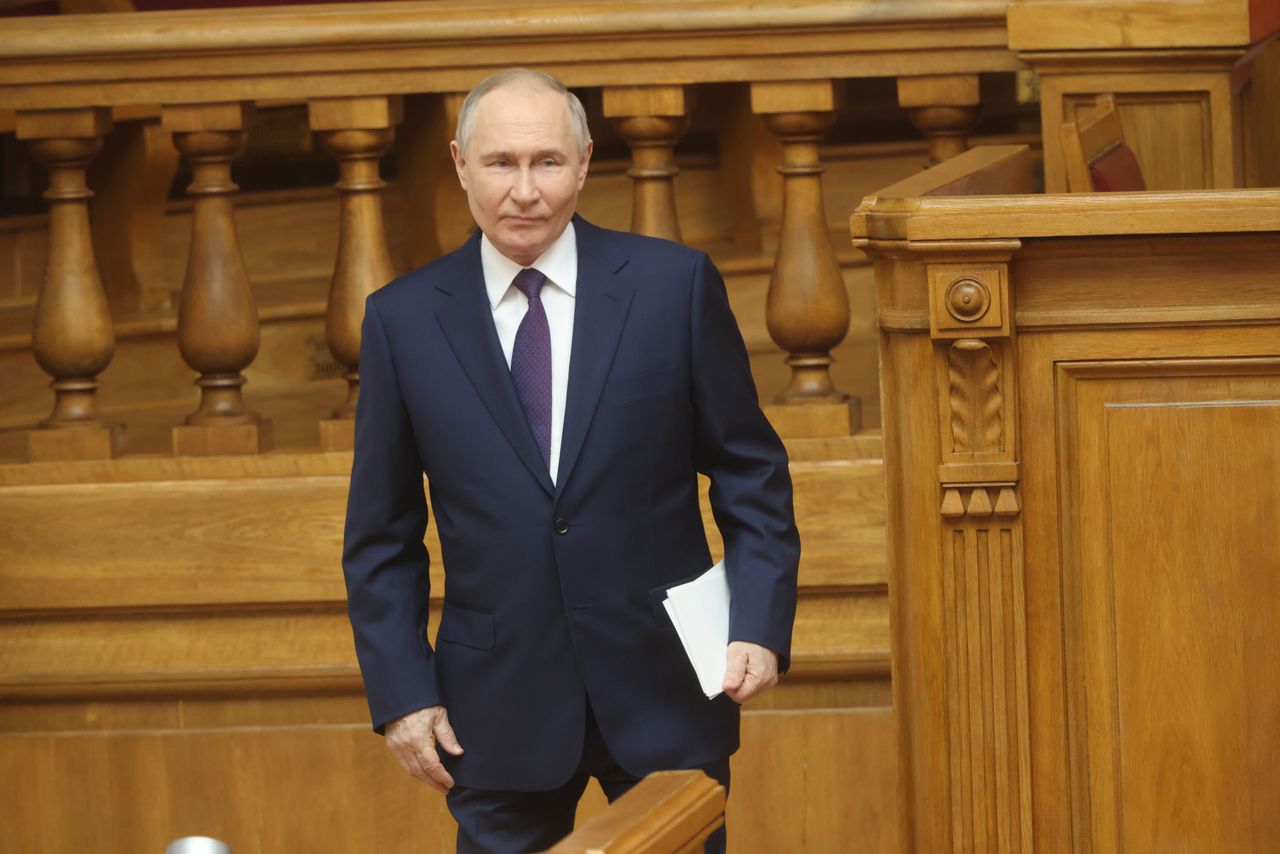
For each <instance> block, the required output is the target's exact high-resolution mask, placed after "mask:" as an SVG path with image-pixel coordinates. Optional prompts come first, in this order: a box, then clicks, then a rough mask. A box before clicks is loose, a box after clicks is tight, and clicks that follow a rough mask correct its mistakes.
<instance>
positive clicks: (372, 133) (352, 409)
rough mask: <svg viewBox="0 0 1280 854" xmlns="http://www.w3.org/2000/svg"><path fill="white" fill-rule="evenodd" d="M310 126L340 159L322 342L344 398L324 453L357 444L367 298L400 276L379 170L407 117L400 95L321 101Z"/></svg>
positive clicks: (325, 433) (324, 430)
mask: <svg viewBox="0 0 1280 854" xmlns="http://www.w3.org/2000/svg"><path fill="white" fill-rule="evenodd" d="M309 114H310V120H311V129H312V130H314V131H316V133H317V135H318V136H319V138H320V144H321V145H322V146H324V149H325V150H326V151H328V152H329V153H330V154H332V155H333V156H334V157H335V158H337V161H338V170H339V175H340V177H339V179H338V183H337V185H336V186H337V189H338V198H339V205H340V206H341V215H340V220H339V232H338V257H337V260H336V261H335V263H334V267H333V279H332V280H331V282H330V284H329V305H328V309H327V311H326V313H325V341H326V342H327V343H328V345H329V352H331V353H333V356H334V358H335V359H337V360H338V361H339V362H341V363H342V364H343V365H344V366H346V368H347V371H346V373H345V374H344V375H343V376H345V377H346V380H347V399H346V402H344V403H343V404H342V405H341V406H339V407H338V408H337V409H336V410H335V411H334V413H333V417H332V418H329V419H327V420H325V421H321V422H320V445H321V447H322V448H324V449H325V450H326V451H341V450H350V449H351V448H352V447H354V444H355V414H356V400H357V398H358V397H359V394H360V368H359V365H360V326H361V324H362V323H363V322H364V301H365V297H367V296H368V295H369V294H371V293H373V292H374V291H376V290H377V289H378V288H380V287H382V286H383V285H385V284H386V283H387V282H389V281H391V279H392V278H393V277H394V276H395V269H394V267H393V266H392V263H391V255H390V253H389V252H388V251H387V234H386V229H385V227H384V225H383V220H382V188H383V187H385V186H386V183H385V182H384V181H383V180H382V178H381V177H380V175H379V173H378V163H379V161H380V159H381V157H382V155H384V154H386V152H387V149H388V148H390V147H391V141H392V139H393V138H394V135H395V127H396V125H398V124H399V123H400V121H401V119H402V118H403V105H402V101H401V99H400V98H399V97H398V96H393V97H385V96H375V97H368V98H316V99H313V100H312V101H311V102H310V104H309Z"/></svg>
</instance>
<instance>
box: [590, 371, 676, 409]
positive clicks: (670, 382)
mask: <svg viewBox="0 0 1280 854" xmlns="http://www.w3.org/2000/svg"><path fill="white" fill-rule="evenodd" d="M680 388H681V376H680V372H679V370H677V369H676V368H663V369H662V370H659V371H648V372H646V373H643V374H634V375H632V376H619V377H610V379H609V382H608V383H606V384H605V387H604V390H603V391H602V392H601V393H600V400H601V402H602V403H605V404H610V403H627V402H629V401H633V400H641V399H643V398H646V397H656V396H657V395H660V394H670V393H671V392H674V391H678V390H679V389H680Z"/></svg>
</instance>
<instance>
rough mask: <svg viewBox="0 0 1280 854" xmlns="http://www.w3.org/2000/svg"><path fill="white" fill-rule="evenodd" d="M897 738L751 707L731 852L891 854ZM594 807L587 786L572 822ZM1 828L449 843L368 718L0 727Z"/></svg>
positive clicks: (449, 832)
mask: <svg viewBox="0 0 1280 854" xmlns="http://www.w3.org/2000/svg"><path fill="white" fill-rule="evenodd" d="M226 705H232V706H234V704H226ZM294 705H295V706H297V705H298V704H297V703H295V704H294ZM893 745H894V737H893V716H892V714H891V713H890V712H888V711H887V710H868V711H838V710H832V711H816V710H811V711H803V712H788V713H779V712H759V713H747V714H746V715H745V716H744V719H743V749H742V750H741V751H740V752H739V753H738V754H737V755H736V756H735V757H734V760H733V784H732V793H731V797H730V799H729V809H728V826H729V839H730V846H731V848H730V850H732V851H734V852H742V854H756V852H759V854H772V852H777V851H789V850H799V851H814V852H817V851H841V850H847V848H846V846H847V845H848V844H849V841H850V840H855V839H856V840H857V850H858V851H860V852H867V854H889V852H894V851H897V850H898V849H897V843H896V839H897V834H896V824H895V822H894V821H893V820H892V816H893V814H894V803H893V801H894V791H895V788H896V779H897V770H896V756H895V751H894V748H893ZM602 806H603V797H602V796H600V794H599V792H598V789H596V788H595V787H594V786H593V787H592V791H591V792H590V793H589V794H588V797H587V798H585V799H584V801H583V804H582V808H581V809H580V811H579V818H580V819H581V818H585V817H588V816H590V815H593V814H595V813H596V812H598V811H599V810H600V809H601V808H602ZM32 817H36V820H32ZM0 822H2V823H3V825H4V827H5V847H6V850H13V851H76V850H93V851H98V852H103V854H114V853H115V852H120V854H134V852H138V851H160V850H162V849H163V846H164V844H165V843H166V842H168V841H169V840H171V839H174V838H176V837H178V836H183V835H188V834H207V835H210V836H214V837H217V838H220V839H223V840H225V841H227V842H228V843H230V844H231V845H232V847H233V850H236V851H264V852H272V851H307V852H315V854H328V852H333V854H340V852H341V854H345V852H351V851H379V852H387V854H400V852H406V854H407V852H420V851H449V850H452V846H453V836H454V825H453V822H452V819H451V818H450V817H449V816H448V813H447V811H446V809H445V806H444V801H443V799H442V798H440V797H439V796H437V795H436V794H435V793H433V792H431V791H429V790H428V789H426V788H425V787H423V786H422V785H421V784H418V783H416V782H415V781H413V780H411V779H410V778H408V777H406V776H405V775H404V773H403V771H401V770H400V768H399V766H398V765H397V764H396V762H395V760H394V759H393V758H392V756H391V754H390V752H389V751H387V750H386V748H385V747H384V746H383V744H382V740H381V739H380V738H378V737H377V736H375V735H373V734H372V733H371V732H370V731H369V730H368V728H367V726H365V725H364V724H363V723H360V724H356V723H337V724H319V723H317V724H309V725H299V724H296V723H295V724H292V725H289V726H274V727H244V726H230V727H227V728H191V729H183V728H180V727H173V728H165V729H158V730H156V731H153V732H136V731H135V732H128V731H124V732H121V731H116V732H81V733H68V734H52V733H33V734H30V735H4V736H0Z"/></svg>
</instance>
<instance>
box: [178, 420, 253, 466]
mask: <svg viewBox="0 0 1280 854" xmlns="http://www.w3.org/2000/svg"><path fill="white" fill-rule="evenodd" d="M270 449H271V422H270V421H267V420H265V419H264V420H261V421H258V422H257V423H254V424H231V425H227V426H211V425H204V424H200V425H197V424H179V425H178V426H176V427H174V428H173V452H174V453H175V454H178V455H180V456H188V457H212V456H227V455H235V454H260V453H262V452H263V451H268V450H270Z"/></svg>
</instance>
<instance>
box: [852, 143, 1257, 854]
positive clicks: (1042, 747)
mask: <svg viewBox="0 0 1280 854" xmlns="http://www.w3.org/2000/svg"><path fill="white" fill-rule="evenodd" d="M1016 161H1017V152H1016V151H1013V150H1007V151H1005V152H1003V153H1002V152H1000V151H992V152H983V151H982V150H981V149H975V150H972V151H970V152H968V153H966V154H965V155H962V156H961V157H958V158H955V159H953V160H951V161H948V163H946V164H943V165H942V166H939V167H936V169H934V170H930V171H929V172H926V173H924V174H922V175H920V176H918V177H916V178H913V179H908V180H907V181H904V182H902V183H901V184H899V185H897V187H896V188H888V189H886V190H885V191H882V192H881V193H878V194H876V195H875V196H874V197H870V198H868V199H867V200H865V201H864V203H863V205H862V206H861V207H860V208H859V211H858V212H857V213H856V214H855V215H854V217H853V222H852V228H853V234H854V235H855V242H856V243H857V244H858V245H860V246H862V247H864V248H865V249H866V251H868V252H869V253H870V254H871V255H872V256H873V257H874V258H875V259H876V272H877V290H878V300H879V315H880V325H881V329H882V338H881V347H882V349H881V359H882V370H883V376H884V386H883V392H882V394H883V399H884V411H883V425H884V430H885V434H884V435H885V465H886V473H887V478H886V480H887V488H888V499H887V500H888V505H887V506H888V521H889V543H888V554H889V556H890V573H891V575H890V593H891V606H892V616H893V621H892V627H893V640H892V645H893V646H892V649H893V666H894V673H893V685H894V705H895V710H896V712H897V714H898V718H899V733H900V740H899V748H900V753H899V760H900V773H901V774H902V780H903V789H902V800H901V802H900V809H901V819H902V833H903V839H904V842H905V844H906V850H910V851H922V852H923V851H928V852H945V851H970V850H980V851H1010V852H1012V851H1032V850H1037V851H1075V852H1086V851H1119V850H1137V851H1183V850H1185V851H1199V850H1213V851H1221V852H1250V854H1254V853H1255V852H1263V851H1271V850H1273V849H1275V848H1276V847H1277V846H1278V845H1280V824H1278V823H1277V822H1275V821H1273V820H1272V819H1271V818H1270V816H1271V813H1272V812H1273V810H1271V809H1270V806H1269V805H1270V804H1271V803H1273V802H1274V800H1275V798H1276V792H1277V791H1278V790H1280V774H1278V773H1277V772H1276V770H1275V769H1276V768H1278V767H1280V762H1278V761H1277V758H1276V757H1277V756H1280V754H1278V753H1277V751H1278V750H1280V742H1278V741H1277V740H1276V739H1275V738H1274V737H1273V736H1272V733H1273V731H1275V730H1276V727H1277V724H1278V723H1280V719H1278V718H1277V713H1276V711H1275V710H1276V709H1277V708H1280V704H1277V702H1276V696H1275V691H1274V684H1275V682H1276V673H1275V672H1274V670H1275V667H1274V662H1272V661H1271V660H1270V658H1269V657H1267V656H1265V655H1260V654H1259V651H1260V650H1263V649H1268V648H1270V647H1271V646H1273V645H1274V644H1275V643H1276V642H1277V631H1278V629H1277V625H1278V623H1277V620H1276V617H1275V608H1274V604H1275V603H1276V602H1277V601H1280V600H1278V599H1277V597H1278V596H1280V590H1278V589H1277V587H1276V581H1275V579H1276V578H1277V577H1278V573H1280V562H1278V561H1277V557H1276V555H1277V554H1280V551H1277V549H1278V548H1280V543H1278V542H1277V541H1276V535H1275V526H1274V525H1271V524H1269V523H1266V522H1263V521H1261V520H1264V519H1271V518H1273V517H1275V515H1276V513H1277V512H1280V503H1278V502H1280V490H1277V485H1276V484H1277V481H1276V478H1275V477H1274V476H1273V474H1272V473H1273V472H1274V471H1275V470H1276V465H1277V459H1278V458H1277V454H1280V442H1278V441H1277V438H1276V437H1277V436H1280V431H1278V430H1277V426H1280V423H1278V422H1277V421H1276V417H1277V412H1280V409H1278V408H1277V407H1276V404H1275V401H1276V400H1277V399H1278V398H1280V273H1278V272H1277V271H1280V191H1205V192H1199V193H1149V194H1111V193H1108V194H1097V195H1095V194H1080V195H1075V196H1036V195H1030V194H1025V192H1026V190H1028V189H1029V186H1030V185H1029V182H1026V183H1023V184H1022V185H1021V186H1017V187H1016V189H1017V190H1021V191H1022V193H1024V194H1018V195H1003V196H1001V195H985V196H984V195H977V196H972V197H965V196H954V195H945V193H947V192H948V190H949V189H950V188H954V187H957V186H960V187H964V188H965V190H966V191H967V192H972V193H984V192H985V193H991V192H994V191H995V190H996V189H997V188H1000V189H1003V190H1005V191H1007V190H1008V189H1009V184H1010V180H1009V179H1010V177H1011V176H1014V175H1016V174H1017V168H1016ZM966 166H972V167H973V175H972V178H971V180H967V181H966V180H965V179H964V178H963V177H962V176H957V174H956V173H957V172H958V171H960V170H961V169H962V168H964V167H966ZM904 190H906V191H910V192H912V193H915V194H916V195H913V196H907V195H905V193H904ZM944 210H945V211H947V213H946V214H944V213H943V211H944Z"/></svg>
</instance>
